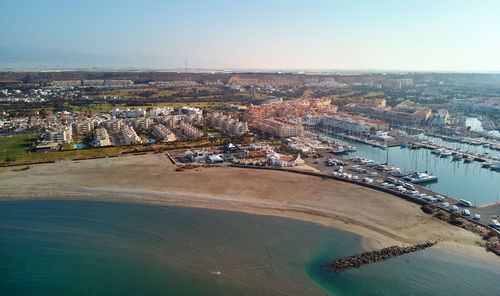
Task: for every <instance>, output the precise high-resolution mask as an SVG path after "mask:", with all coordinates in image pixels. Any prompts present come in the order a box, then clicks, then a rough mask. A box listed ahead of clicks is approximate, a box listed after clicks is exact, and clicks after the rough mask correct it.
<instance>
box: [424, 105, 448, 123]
mask: <svg viewBox="0 0 500 296" xmlns="http://www.w3.org/2000/svg"><path fill="white" fill-rule="evenodd" d="M449 123H450V113H449V112H448V110H446V109H439V110H437V112H436V113H435V114H434V115H433V116H432V117H431V119H430V123H429V124H430V125H431V126H444V125H447V124H449Z"/></svg>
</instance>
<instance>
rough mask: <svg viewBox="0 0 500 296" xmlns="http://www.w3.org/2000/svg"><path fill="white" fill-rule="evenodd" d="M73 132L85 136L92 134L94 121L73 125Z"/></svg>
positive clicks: (79, 122)
mask: <svg viewBox="0 0 500 296" xmlns="http://www.w3.org/2000/svg"><path fill="white" fill-rule="evenodd" d="M73 130H74V131H75V133H77V134H80V135H83V134H88V133H91V132H92V131H93V130H94V123H93V122H92V121H78V122H74V123H73Z"/></svg>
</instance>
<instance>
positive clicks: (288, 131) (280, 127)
mask: <svg viewBox="0 0 500 296" xmlns="http://www.w3.org/2000/svg"><path fill="white" fill-rule="evenodd" d="M253 128H255V129H256V130H259V131H261V132H263V133H266V134H270V135H273V136H276V137H279V138H288V137H295V136H301V135H302V134H303V133H304V128H303V127H302V126H301V125H300V124H295V123H289V122H286V121H284V120H281V119H278V118H267V119H258V120H256V121H255V122H254V123H253Z"/></svg>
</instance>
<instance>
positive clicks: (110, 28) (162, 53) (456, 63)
mask: <svg viewBox="0 0 500 296" xmlns="http://www.w3.org/2000/svg"><path fill="white" fill-rule="evenodd" d="M0 11H1V15H2V17H1V18H0V46H3V47H10V48H16V47H36V48H44V49H54V50H55V49H57V50H65V51H71V52H73V51H74V52H78V53H83V54H100V55H111V54H113V55H114V54H117V53H118V54H119V55H120V56H124V57H127V58H128V59H129V60H130V64H131V65H135V66H151V65H155V66H157V67H181V66H183V64H184V60H185V59H187V60H188V65H189V67H217V68H229V67H232V68H268V69H276V68H280V69H379V70H380V69H387V70H390V69H392V70H445V71H477V70H479V71H498V70H500V0H491V1H482V0H476V1H472V0H471V1H461V0H450V1H439V0H432V1H427V0H415V1H410V0H399V1H384V0H380V1H376V0H372V1H368V0H365V1H363V0H357V1H355V0H331V1H313V0H310V1H306V0H304V1H294V0H288V1H273V0H267V1H256V0H252V1H245V3H243V1H236V0H233V1H218V0H207V1H187V0H184V1H160V0H142V1H127V0H120V1H111V0H100V1H94V0H85V1H70V0H65V1H53V0H43V1H40V0H36V1H27V0H23V1H14V0H0Z"/></svg>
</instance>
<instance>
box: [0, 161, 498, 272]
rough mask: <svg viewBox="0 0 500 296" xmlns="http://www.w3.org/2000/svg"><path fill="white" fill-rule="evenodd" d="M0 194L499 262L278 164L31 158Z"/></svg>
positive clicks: (374, 199)
mask: <svg viewBox="0 0 500 296" xmlns="http://www.w3.org/2000/svg"><path fill="white" fill-rule="evenodd" d="M0 198H1V199H20V198H25V199H33V198H43V199H51V198H54V199H99V200H116V201H129V202H144V203H154V204H164V205H178V206H189V207H200V208H212V209H221V210H233V211H242V212H247V213H252V214H260V215H274V216H282V217H289V218H294V219H300V220H306V221H311V222H315V223H320V224H323V225H326V226H329V227H334V228H338V229H342V230H346V231H350V232H354V233H356V234H359V235H360V236H362V237H363V238H364V239H365V242H366V243H365V246H366V248H367V249H376V248H383V247H387V246H390V245H395V244H400V245H401V244H414V243H421V242H425V241H428V240H432V241H435V240H439V241H440V243H439V244H438V245H437V247H438V248H443V249H446V250H449V251H453V252H457V253H460V254H464V255H469V256H473V257H476V258H481V259H485V260H488V261H496V262H499V263H500V257H498V256H496V255H494V254H492V253H488V252H486V250H485V247H484V245H485V242H484V241H483V240H482V238H481V237H480V236H479V235H476V234H474V233H471V232H469V231H466V230H464V229H460V228H457V227H454V226H452V225H449V224H448V223H446V222H443V221H441V220H438V219H435V218H432V217H431V216H429V215H426V214H424V213H423V212H422V211H421V210H420V207H419V206H418V205H416V204H413V203H411V202H408V201H405V200H403V199H401V198H399V197H396V196H392V195H390V194H386V193H383V192H379V191H376V190H372V189H369V188H365V187H361V186H357V185H353V184H349V183H344V182H340V181H335V180H330V179H323V178H319V177H313V176H306V175H300V174H293V173H285V172H278V171H263V170H251V169H242V168H230V167H211V168H196V169H190V170H184V171H182V172H177V171H175V166H174V165H172V164H171V163H170V161H169V160H168V159H167V158H166V157H165V156H164V155H161V154H154V155H153V154H149V155H141V156H127V157H120V158H108V159H95V160H85V161H66V162H58V163H51V164H39V165H33V166H31V168H30V169H29V170H25V171H8V172H4V173H1V174H0Z"/></svg>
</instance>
